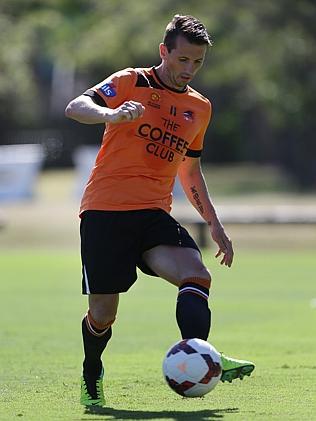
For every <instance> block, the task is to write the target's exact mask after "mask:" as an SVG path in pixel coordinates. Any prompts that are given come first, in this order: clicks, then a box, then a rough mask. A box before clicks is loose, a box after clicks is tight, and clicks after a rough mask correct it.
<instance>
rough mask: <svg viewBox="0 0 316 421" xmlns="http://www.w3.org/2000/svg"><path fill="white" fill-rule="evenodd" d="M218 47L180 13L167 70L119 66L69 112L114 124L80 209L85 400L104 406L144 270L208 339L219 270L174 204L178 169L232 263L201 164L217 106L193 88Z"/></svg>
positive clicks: (229, 364)
mask: <svg viewBox="0 0 316 421" xmlns="http://www.w3.org/2000/svg"><path fill="white" fill-rule="evenodd" d="M211 45H212V42H211V39H210V36H209V34H208V33H207V30H206V28H205V27H204V25H203V24H202V23H201V22H200V21H199V20H198V19H196V18H194V17H192V16H180V15H176V16H174V18H173V19H172V21H171V22H170V23H169V24H168V25H167V28H166V31H165V35H164V39H163V42H162V43H161V44H160V47H159V53H160V57H161V63H160V64H159V65H158V66H154V67H151V68H127V69H124V70H121V71H118V72H116V73H114V74H112V75H111V76H109V77H107V78H106V79H105V80H103V81H102V82H100V83H98V84H97V85H95V86H94V87H92V88H91V89H88V90H87V91H86V92H84V94H83V95H80V96H79V97H77V98H75V99H74V100H72V101H71V102H70V103H69V104H68V106H67V108H66V116H67V117H70V118H72V119H74V120H77V121H78V122H80V123H84V124H98V123H105V125H106V126H105V131H104V136H103V141H102V145H101V148H100V150H99V153H98V156H97V158H96V162H95V165H94V168H93V170H92V173H91V176H90V178H89V181H88V183H87V186H86V188H85V191H84V194H83V198H82V202H81V208H80V217H81V225H80V233H81V258H82V275H83V278H82V291H83V294H87V295H88V299H89V309H88V312H87V314H86V315H85V316H84V318H83V321H82V337H83V346H84V361H83V375H82V383H81V403H82V404H83V405H86V406H91V405H98V406H102V405H104V404H105V400H104V394H103V383H102V381H103V373H104V370H103V365H102V361H101V355H102V353H103V351H104V349H105V347H106V345H107V343H108V341H109V340H110V338H111V335H112V325H113V323H114V321H115V318H116V314H117V308H118V303H119V294H120V293H124V292H126V291H127V290H128V289H129V288H130V287H131V286H132V285H133V283H134V282H135V281H136V278H137V275H136V267H138V268H139V269H140V270H142V271H143V272H144V273H146V274H149V275H152V276H159V277H160V278H162V279H165V280H166V281H168V282H170V283H172V284H173V285H175V286H176V287H177V288H178V295H177V306H176V320H177V323H178V326H179V329H180V332H181V336H182V338H185V339H187V338H194V337H197V338H201V339H204V340H207V338H208V335H209V331H210V325H211V312H210V310H209V307H208V296H209V289H210V284H211V275H210V273H209V271H208V269H207V268H206V267H205V265H204V264H203V262H202V257H201V252H200V250H199V248H198V246H197V244H196V243H195V241H194V240H193V239H192V237H191V236H190V235H189V233H188V232H187V231H186V229H185V228H184V227H182V226H181V225H180V224H179V223H178V222H177V221H176V220H175V219H173V218H172V217H171V215H170V210H171V202H172V189H173V186H174V182H175V177H176V176H177V175H178V177H179V179H180V181H181V184H182V187H183V189H184V192H185V194H186V195H187V197H188V199H189V200H190V201H191V203H192V205H193V206H194V207H195V208H196V209H197V210H198V212H199V213H200V214H201V216H202V217H203V218H204V220H205V222H206V223H207V225H208V226H209V230H210V235H211V237H212V239H213V241H214V242H215V243H217V245H218V252H217V254H216V257H219V258H220V263H221V264H222V265H225V266H227V267H230V266H231V264H232V261H233V247H232V243H231V240H230V239H229V237H228V236H227V234H226V233H225V230H224V228H223V226H222V224H221V222H220V220H219V218H218V216H217V214H216V210H215V208H214V206H213V203H212V201H211V198H210V196H209V194H208V190H207V186H206V184H205V181H204V177H203V174H202V170H201V165H200V156H201V153H202V149H203V140H204V134H205V131H206V129H207V127H208V124H209V121H210V118H211V104H210V102H209V100H208V99H206V98H205V97H204V96H202V95H201V94H200V93H199V92H197V91H196V90H194V89H193V88H191V87H190V82H191V80H192V79H193V77H194V76H195V75H196V73H197V72H198V70H199V69H200V68H201V67H202V65H203V62H204V59H205V55H206V53H207V51H208V49H209V47H210V46H211ZM222 367H223V371H222V377H221V380H222V381H230V382H231V381H232V380H233V379H236V378H240V379H242V378H243V376H244V375H250V373H251V372H252V371H253V370H254V364H253V363H251V362H248V361H243V360H236V359H232V358H228V357H226V356H224V355H223V354H222Z"/></svg>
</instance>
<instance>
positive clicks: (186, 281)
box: [143, 245, 211, 340]
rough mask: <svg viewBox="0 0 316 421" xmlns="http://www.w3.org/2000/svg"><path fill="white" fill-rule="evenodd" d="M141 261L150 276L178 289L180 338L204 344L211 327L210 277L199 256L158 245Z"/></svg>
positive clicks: (176, 247)
mask: <svg viewBox="0 0 316 421" xmlns="http://www.w3.org/2000/svg"><path fill="white" fill-rule="evenodd" d="M143 259H144V261H145V263H146V264H147V265H148V266H149V267H150V269H151V270H152V271H153V272H155V273H156V274H157V275H158V276H160V277H161V278H163V279H166V280H167V281H169V282H171V283H172V284H174V285H176V286H177V287H178V297H177V306H176V318H177V323H178V326H179V329H180V332H181V336H182V338H184V339H189V338H200V339H204V340H206V339H207V338H208V335H209V331H210V326H211V311H210V309H209V307H208V296H209V288H210V283H211V276H210V273H209V271H208V269H207V268H206V267H205V266H204V264H203V263H202V260H201V255H200V253H199V252H198V251H197V250H195V249H192V248H183V247H178V246H166V245H160V246H156V247H154V248H152V249H150V250H147V251H146V252H145V253H144V254H143Z"/></svg>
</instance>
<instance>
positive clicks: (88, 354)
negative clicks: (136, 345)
mask: <svg viewBox="0 0 316 421" xmlns="http://www.w3.org/2000/svg"><path fill="white" fill-rule="evenodd" d="M132 226H133V224H132V222H131V221H129V220H128V219H125V218H124V213H123V212H120V213H119V214H117V213H115V212H100V211H89V212H85V213H84V215H83V217H82V220H81V227H80V228H81V230H80V233H81V258H82V274H83V277H82V292H83V294H87V295H88V297H89V308H88V311H87V314H86V315H85V316H84V318H83V320H82V339H83V348H84V362H83V376H82V383H81V403H82V404H83V405H86V406H91V405H104V403H105V402H104V395H103V385H102V378H103V371H104V370H103V365H102V360H101V356H102V353H103V351H104V350H105V348H106V346H107V344H108V342H109V340H110V338H111V335H112V324H113V323H114V320H115V317H116V313H117V308H118V302H119V293H120V292H125V291H127V290H128V289H129V287H130V286H131V285H132V284H133V283H134V282H135V280H136V264H135V261H136V257H135V256H133V250H134V249H137V247H135V238H137V237H136V235H135V232H134V230H132V231H131V232H130V231H129V230H131V229H132V228H131V227H132ZM125 234H126V236H127V238H126V237H124V235H125Z"/></svg>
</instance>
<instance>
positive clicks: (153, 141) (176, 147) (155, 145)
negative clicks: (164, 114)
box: [137, 118, 189, 162]
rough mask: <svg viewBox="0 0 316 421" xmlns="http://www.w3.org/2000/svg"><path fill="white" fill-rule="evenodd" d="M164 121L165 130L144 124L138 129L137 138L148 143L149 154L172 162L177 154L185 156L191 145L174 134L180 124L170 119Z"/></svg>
mask: <svg viewBox="0 0 316 421" xmlns="http://www.w3.org/2000/svg"><path fill="white" fill-rule="evenodd" d="M162 120H163V126H164V127H163V129H162V128H160V127H155V126H154V127H153V126H151V125H150V124H148V123H144V124H141V125H140V126H139V127H138V132H137V136H138V137H140V138H142V139H145V140H147V141H148V143H147V145H146V150H147V152H148V153H150V154H153V155H154V156H156V157H158V158H160V159H166V160H168V161H169V162H172V161H173V159H174V155H175V153H177V154H180V155H185V153H186V151H187V149H188V146H189V143H188V142H187V141H186V140H185V139H183V138H181V137H179V136H178V135H176V134H175V133H173V132H176V131H177V129H178V128H179V127H180V126H179V125H178V124H176V123H175V122H174V121H172V120H169V119H165V118H163V119H162ZM166 129H168V130H166Z"/></svg>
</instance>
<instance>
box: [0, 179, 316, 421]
mask: <svg viewBox="0 0 316 421" xmlns="http://www.w3.org/2000/svg"><path fill="white" fill-rule="evenodd" d="M241 176H242V174H241V175H240V177H241ZM247 177H248V176H247ZM248 178H249V177H248ZM259 178H260V177H259ZM233 179H236V178H234V177H233ZM242 179H244V177H243V178H242ZM260 179H261V178H260ZM73 187H74V179H73V174H70V173H69V172H66V173H65V172H58V173H52V174H44V176H43V177H42V178H41V180H40V183H39V186H38V197H37V198H36V199H35V200H34V201H33V202H29V203H25V204H12V205H9V206H5V207H3V209H2V212H1V215H0V217H2V218H3V220H4V222H5V226H4V228H3V229H2V230H0V268H1V271H0V274H1V275H0V276H1V282H0V297H1V307H0V308H1V310H0V311H1V317H0V420H1V421H11V420H17V419H22V420H26V421H28V420H30V421H33V420H34V421H42V420H43V421H46V420H69V421H71V420H73V421H75V420H91V421H93V420H166V421H168V420H170V421H178V420H184V419H185V420H189V421H199V420H201V421H202V420H203V421H204V420H216V419H220V420H242V421H253V420H264V421H265V420H297V421H300V420H309V421H312V420H316V399H315V396H316V389H315V384H316V360H315V355H316V331H315V326H316V288H315V272H316V258H315V250H316V232H315V226H278V225H274V226H242V227H238V226H231V227H229V232H230V234H231V236H232V238H233V240H234V244H235V249H236V258H235V263H234V265H233V267H232V268H231V269H227V268H222V267H221V266H220V265H219V264H218V262H217V261H216V260H215V259H214V257H213V254H214V253H215V251H216V250H215V248H214V247H213V248H212V249H211V250H204V253H203V254H204V259H205V262H206V263H207V265H208V266H209V267H210V269H211V271H212V273H213V279H214V282H213V288H212V296H211V300H210V302H211V307H212V310H213V328H212V331H211V335H210V338H209V341H210V342H211V343H212V344H213V345H214V346H215V347H216V348H217V349H218V350H219V351H223V352H225V353H227V354H228V355H231V356H236V357H239V358H245V359H249V360H252V361H254V362H255V363H256V370H255V372H254V374H253V375H252V376H251V377H250V378H248V377H247V378H246V379H244V380H243V381H242V382H241V381H239V380H238V381H236V382H233V383H232V384H222V383H220V384H219V385H218V386H217V387H216V388H215V390H214V391H212V392H211V393H210V394H209V395H206V396H205V397H204V398H202V399H184V398H181V397H179V396H178V395H176V394H175V393H174V392H172V391H171V390H170V389H169V388H168V386H167V385H166V384H165V382H164V380H163V377H162V373H161V363H162V359H163V357H164V354H165V352H166V350H167V348H168V347H169V346H170V345H171V344H173V343H174V342H175V341H176V340H178V339H179V334H178V330H177V326H176V323H175V319H174V310H175V299H176V291H175V290H174V289H173V287H172V286H170V285H168V284H167V283H164V282H163V281H160V280H158V279H156V278H151V277H146V276H143V275H140V277H139V280H138V282H137V283H136V284H135V286H134V287H133V288H132V289H131V290H130V292H129V293H128V294H126V295H123V296H122V297H121V302H120V311H119V315H118V318H117V321H116V323H115V325H114V328H113V331H114V334H113V338H112V340H111V342H110V343H109V346H108V349H107V351H106V354H105V356H104V363H105V368H106V399H107V407H106V408H105V409H104V411H103V413H99V414H91V413H86V412H85V410H84V409H83V408H82V407H81V406H80V405H79V403H78V402H79V387H80V386H79V385H80V374H81V363H82V345H81V333H80V330H81V327H80V323H81V318H82V315H83V314H84V312H85V310H86V299H85V298H84V297H82V296H81V294H80V278H81V273H80V261H79V239H78V218H77V207H78V203H77V202H78V200H77V199H74V197H73V195H72V194H73ZM218 187H219V188H220V185H218ZM228 190H229V191H232V190H233V189H232V188H229V189H228ZM236 200H237V199H236ZM245 200H249V201H251V200H252V201H254V200H256V199H254V198H253V197H247V198H246V199H245ZM263 200H267V198H266V197H265V198H264V199H263ZM271 200H280V196H279V195H278V196H276V195H274V196H273V198H272V199H271ZM291 200H293V199H291ZM294 200H298V199H297V198H295V199H294ZM303 200H306V198H304V199H303ZM308 200H310V199H309V198H308ZM312 200H314V199H312ZM0 210H1V209H0ZM0 219H1V218H0Z"/></svg>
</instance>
